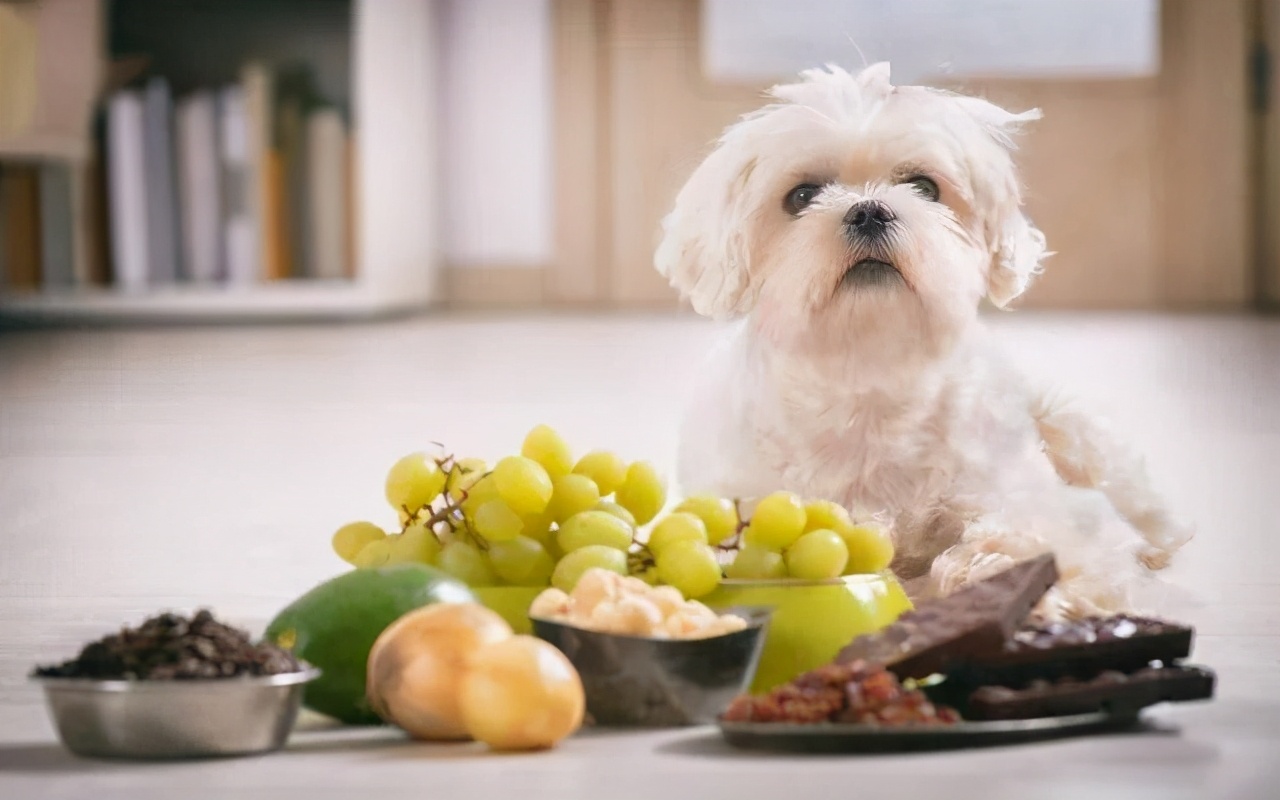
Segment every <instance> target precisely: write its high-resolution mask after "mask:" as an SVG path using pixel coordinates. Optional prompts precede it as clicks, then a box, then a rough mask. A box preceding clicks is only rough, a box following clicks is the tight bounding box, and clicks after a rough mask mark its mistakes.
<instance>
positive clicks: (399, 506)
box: [386, 453, 448, 514]
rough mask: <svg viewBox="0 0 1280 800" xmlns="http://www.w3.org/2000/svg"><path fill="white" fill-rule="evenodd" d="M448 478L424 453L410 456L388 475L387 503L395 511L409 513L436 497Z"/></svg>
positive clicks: (395, 466) (392, 467) (429, 502)
mask: <svg viewBox="0 0 1280 800" xmlns="http://www.w3.org/2000/svg"><path fill="white" fill-rule="evenodd" d="M447 479H448V476H447V475H445V473H444V470H442V469H440V465H439V464H437V463H436V462H435V461H434V460H433V459H432V458H431V457H430V456H428V455H427V454H426V453H410V454H409V455H407V456H405V457H404V458H402V459H400V460H399V461H397V462H396V463H395V464H393V465H392V466H391V469H390V471H388V472H387V486H386V490H387V502H388V503H390V504H391V507H392V508H394V509H396V510H397V511H401V512H404V511H406V510H407V511H408V512H409V513H410V514H412V513H414V512H415V511H417V510H418V509H420V508H422V507H423V506H426V505H430V504H431V501H432V500H435V499H436V498H437V497H439V496H440V492H442V491H444V484H445V481H446V480H447Z"/></svg>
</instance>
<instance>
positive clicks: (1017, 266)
mask: <svg viewBox="0 0 1280 800" xmlns="http://www.w3.org/2000/svg"><path fill="white" fill-rule="evenodd" d="M1049 255H1051V254H1050V253H1049V251H1048V250H1046V249H1045V239H1044V234H1043V233H1041V232H1040V231H1039V229H1037V228H1036V227H1035V226H1034V225H1032V224H1031V222H1030V221H1029V220H1028V219H1027V218H1026V216H1025V215H1023V214H1022V212H1020V211H1014V212H1013V214H1012V216H1011V218H1010V219H1009V220H1008V222H1007V223H1006V224H1005V226H1004V230H1003V231H1002V232H1001V233H1000V240H999V244H998V245H997V247H996V251H995V254H994V257H993V258H992V260H991V271H990V272H989V273H988V274H987V297H988V298H989V299H990V300H991V303H992V305H994V306H995V307H996V308H1004V307H1005V306H1007V305H1008V304H1009V303H1010V302H1012V301H1013V300H1014V298H1016V297H1018V295H1020V294H1022V293H1023V292H1025V291H1026V290H1027V287H1028V286H1030V285H1031V280H1032V279H1033V278H1035V276H1036V275H1037V274H1039V272H1040V268H1041V267H1040V262H1041V261H1043V260H1044V259H1045V258H1046V257H1047V256H1049Z"/></svg>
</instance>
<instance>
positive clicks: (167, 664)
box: [35, 610, 302, 680]
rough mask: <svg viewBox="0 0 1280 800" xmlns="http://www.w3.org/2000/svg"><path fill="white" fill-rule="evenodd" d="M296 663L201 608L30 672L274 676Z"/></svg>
mask: <svg viewBox="0 0 1280 800" xmlns="http://www.w3.org/2000/svg"><path fill="white" fill-rule="evenodd" d="M301 668H302V667H301V665H300V664H299V663H298V660H297V659H296V658H294V656H293V654H292V653H290V652H289V651H287V650H284V649H282V648H280V647H277V646H276V645H274V644H271V643H270V642H261V643H258V644H255V643H254V642H252V641H250V639H249V635H248V634H247V633H245V632H244V631H242V630H239V629H237V628H233V627H231V626H229V625H226V624H224V623H222V622H219V621H217V620H216V619H214V618H213V614H211V613H210V612H209V611H207V610H200V611H198V612H196V614H195V615H194V616H192V617H191V618H187V617H183V616H180V615H177V614H169V613H166V614H160V615H158V616H154V617H151V618H150V619H148V620H146V621H145V622H143V623H142V624H141V625H139V626H138V627H136V628H123V629H122V630H121V631H120V632H119V633H116V634H112V635H110V636H107V637H105V638H103V639H100V640H98V641H96V642H91V643H89V644H88V645H85V647H84V649H83V650H81V651H80V655H79V656H77V657H76V658H74V659H72V660H70V661H66V662H64V663H62V664H57V665H54V666H48V667H38V668H37V669H36V670H35V676H36V677H40V678H90V679H95V680H111V679H120V680H135V679H136V680H182V679H191V678H232V677H238V676H261V675H279V674H282V673H287V672H297V671H299V670H300V669H301Z"/></svg>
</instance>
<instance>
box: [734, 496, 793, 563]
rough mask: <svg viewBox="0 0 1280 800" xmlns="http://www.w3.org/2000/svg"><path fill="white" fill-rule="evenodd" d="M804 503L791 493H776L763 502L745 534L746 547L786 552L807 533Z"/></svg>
mask: <svg viewBox="0 0 1280 800" xmlns="http://www.w3.org/2000/svg"><path fill="white" fill-rule="evenodd" d="M804 522H805V515H804V504H803V503H801V502H800V498H799V497H797V496H796V495H795V494H793V493H791V492H774V493H773V494H771V495H768V496H767V497H765V498H764V499H763V500H761V501H760V502H759V503H758V504H757V505H756V509H755V511H754V512H752V514H751V522H750V523H749V524H748V525H747V529H746V530H745V531H743V542H744V544H754V545H756V546H758V547H764V548H766V549H769V550H785V549H786V548H788V547H790V546H791V543H792V542H794V541H795V540H796V539H799V538H800V534H802V533H804Z"/></svg>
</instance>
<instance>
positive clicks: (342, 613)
mask: <svg viewBox="0 0 1280 800" xmlns="http://www.w3.org/2000/svg"><path fill="white" fill-rule="evenodd" d="M475 601H476V599H475V595H473V594H472V593H471V591H470V590H469V589H467V587H466V586H465V585H463V584H462V583H461V582H459V581H457V580H455V579H454V578H451V577H449V576H448V575H446V574H444V573H443V572H441V571H439V570H437V569H433V568H431V567H428V566H426V565H423V564H414V563H405V564H394V565H390V566H385V567H377V568H373V569H356V570H352V571H351V572H347V573H344V574H342V575H339V576H337V577H336V578H332V579H330V580H328V581H325V582H324V583H322V584H320V585H319V586H317V587H315V588H314V589H312V590H311V591H309V592H307V593H306V594H304V595H303V596H302V597H299V598H298V599H297V600H295V601H293V602H292V603H290V604H289V605H288V606H287V607H286V608H285V609H284V610H283V611H281V612H280V613H279V614H277V615H276V618H275V619H273V620H272V621H271V624H270V625H268V626H267V631H266V638H267V639H269V640H271V641H272V642H275V643H276V644H277V645H279V646H281V647H285V648H287V649H291V650H292V651H293V653H294V654H295V655H296V656H297V657H298V658H300V659H302V660H304V661H306V662H308V663H309V664H311V665H312V666H314V667H318V668H319V669H320V670H321V671H322V672H323V674H322V675H321V676H320V677H319V678H317V679H316V680H314V681H312V682H311V683H309V684H307V688H306V690H305V693H304V694H303V700H302V702H303V705H305V706H306V707H307V708H309V709H311V710H313V711H318V712H320V713H321V714H327V715H329V716H331V717H334V718H336V719H338V720H340V721H342V722H345V723H348V724H353V725H360V724H377V723H379V722H380V721H381V720H379V719H378V715H377V714H375V713H374V712H373V710H372V709H370V708H369V706H368V704H367V702H366V701H365V666H366V664H367V662H368V660H369V651H370V650H371V649H373V643H374V641H375V640H377V638H378V635H379V634H381V633H382V631H383V630H385V629H386V628H387V626H388V625H390V624H391V623H392V622H395V621H396V620H397V619H399V618H400V617H402V616H403V615H405V614H407V613H408V612H410V611H413V610H414V609H415V608H421V607H422V606H426V605H431V604H432V603H471V602H475Z"/></svg>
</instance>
